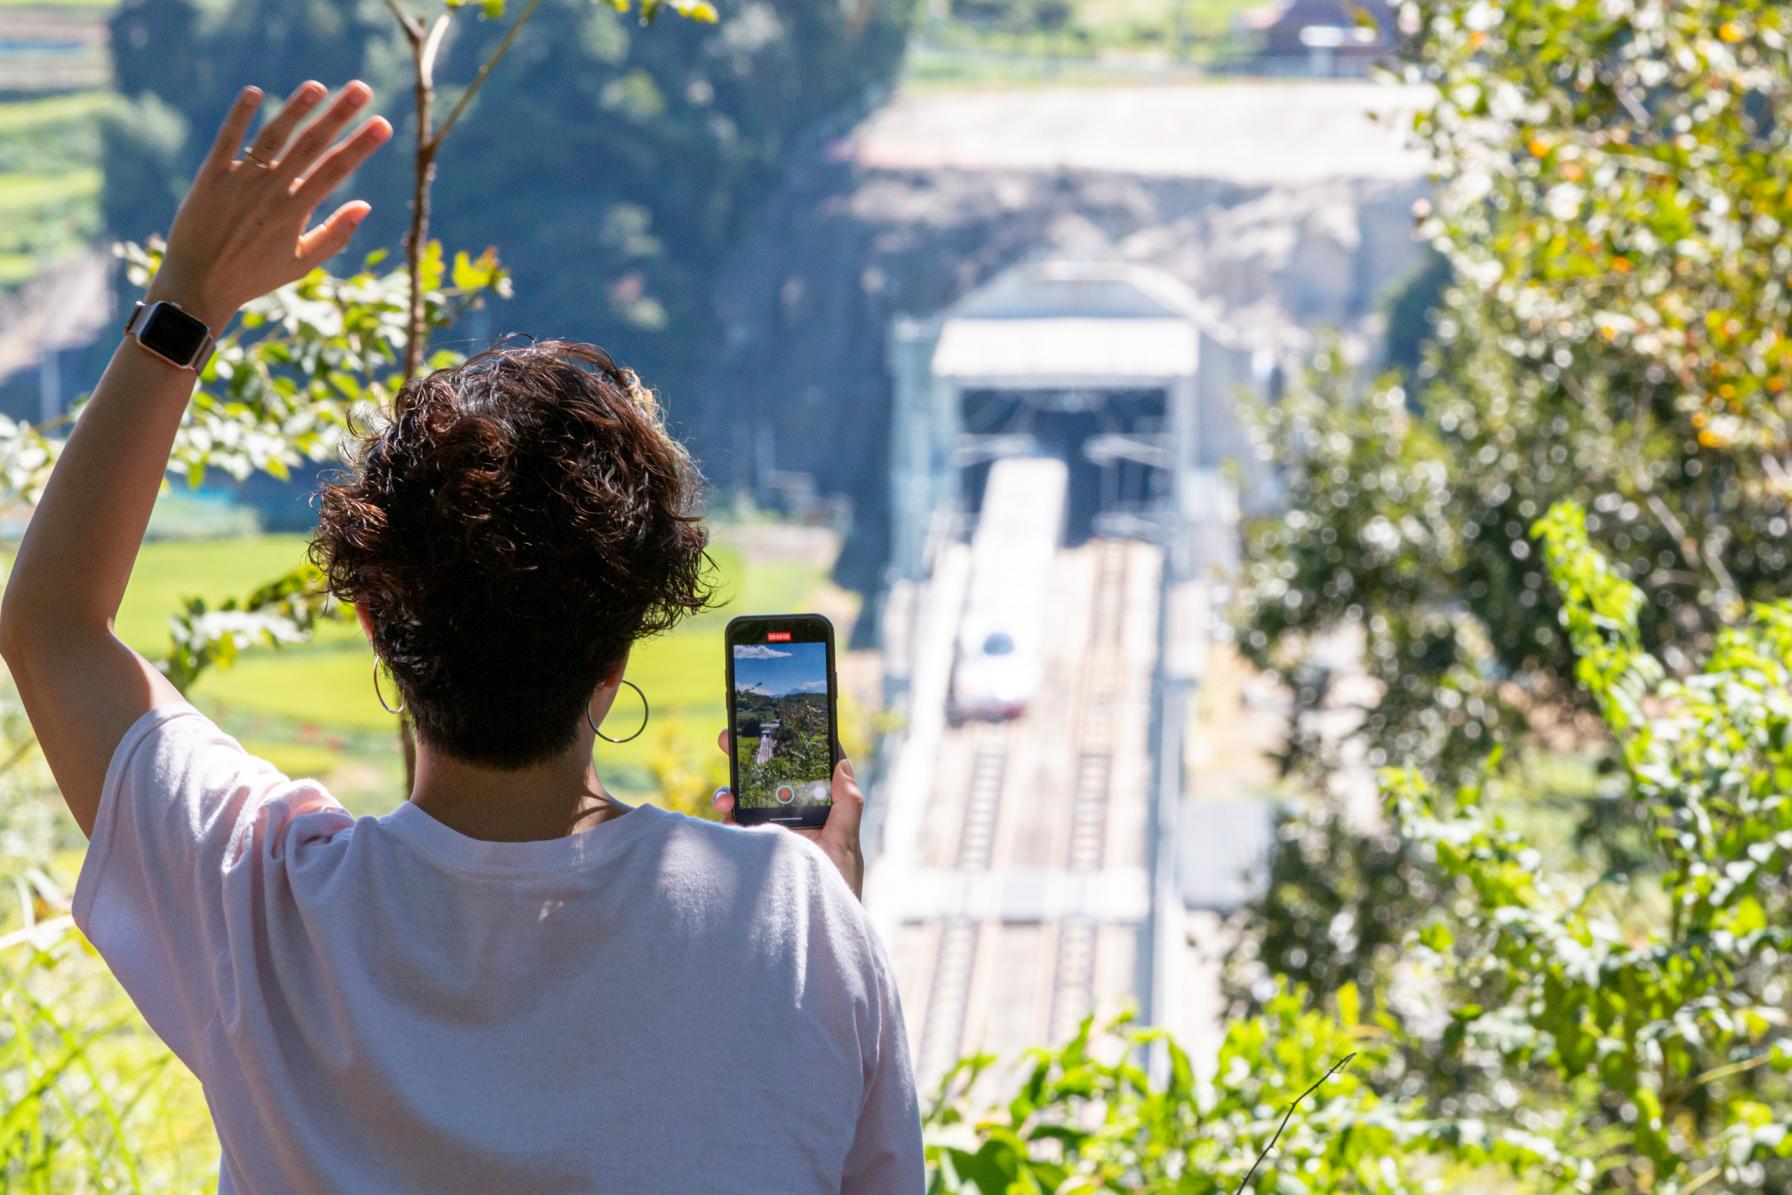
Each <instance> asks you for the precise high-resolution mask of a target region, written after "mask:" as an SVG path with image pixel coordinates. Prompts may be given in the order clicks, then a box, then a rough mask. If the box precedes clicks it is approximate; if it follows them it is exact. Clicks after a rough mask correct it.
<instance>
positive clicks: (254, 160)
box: [243, 148, 274, 170]
mask: <svg viewBox="0 0 1792 1195" xmlns="http://www.w3.org/2000/svg"><path fill="white" fill-rule="evenodd" d="M243 161H245V162H247V163H249V165H251V166H253V167H255V168H256V169H257V170H272V169H273V168H274V164H273V163H272V162H270V161H268V160H267V159H265V158H263V157H262V156H261V155H260V154H258V153H256V152H255V150H254V149H252V148H251V149H245V150H244V151H243Z"/></svg>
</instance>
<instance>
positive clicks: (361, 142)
mask: <svg viewBox="0 0 1792 1195" xmlns="http://www.w3.org/2000/svg"><path fill="white" fill-rule="evenodd" d="M391 136H392V126H391V125H390V124H387V123H386V118H385V117H383V116H376V117H374V118H373V119H372V120H370V121H368V122H367V123H366V124H364V125H362V126H361V127H360V128H359V129H356V130H355V135H354V136H352V137H350V138H349V139H348V140H347V141H344V142H343V143H342V144H340V145H338V146H337V147H336V148H335V149H332V150H331V151H330V152H329V153H328V154H326V155H325V156H324V159H323V161H321V162H319V163H318V164H317V168H316V169H314V170H313V171H312V172H311V173H310V174H308V175H306V176H305V178H304V179H303V181H301V182H300V183H299V184H298V187H297V189H296V190H295V191H294V192H293V194H294V195H295V196H296V197H297V198H298V200H299V201H300V202H301V203H303V204H304V205H305V207H306V209H307V210H309V209H311V208H313V207H316V206H317V205H318V204H319V203H321V202H322V201H323V198H324V196H326V195H328V194H329V193H330V192H331V191H334V190H335V189H336V188H337V187H339V186H341V185H342V182H343V180H344V179H346V178H348V176H349V175H351V174H353V173H354V172H355V170H356V168H357V167H359V166H360V165H361V163H362V162H365V161H366V160H367V158H368V155H370V154H372V153H373V151H374V150H376V149H378V148H379V147H380V146H382V145H384V144H385V143H386V142H387V140H388V139H390V138H391Z"/></svg>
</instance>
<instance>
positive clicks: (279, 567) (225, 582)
mask: <svg viewBox="0 0 1792 1195" xmlns="http://www.w3.org/2000/svg"><path fill="white" fill-rule="evenodd" d="M717 540H718V542H717V544H716V546H715V547H714V548H713V549H712V552H711V554H712V555H713V556H714V558H715V561H716V565H717V569H718V573H719V582H720V586H721V591H720V595H719V596H720V597H721V598H722V599H724V605H723V607H722V608H721V609H718V610H716V611H713V612H711V613H708V614H705V615H703V616H701V617H699V618H695V619H692V620H690V621H689V622H687V623H685V624H684V625H683V626H681V627H679V628H678V629H677V630H676V631H674V632H672V633H671V634H668V635H665V636H662V637H660V638H658V639H653V640H649V641H647V642H645V643H643V644H641V645H640V646H638V647H637V648H636V649H635V652H634V656H633V658H632V659H631V661H630V663H629V669H628V676H629V679H630V680H632V681H634V682H635V683H636V684H638V685H640V686H641V687H642V689H644V690H645V691H646V693H647V695H648V699H649V700H650V701H651V702H652V707H653V716H652V719H651V720H650V721H649V723H648V728H647V731H646V732H645V733H644V734H643V735H642V736H641V737H640V738H638V739H636V740H635V741H633V742H631V743H627V744H623V745H620V746H608V745H604V744H600V747H601V748H602V749H601V750H600V752H599V754H598V766H599V771H600V774H601V775H602V776H603V778H604V782H605V783H606V784H607V785H609V786H610V787H611V788H612V789H614V790H615V791H617V792H618V793H619V794H621V795H624V796H626V797H629V798H631V799H638V798H650V797H651V798H655V799H658V798H659V796H660V795H661V794H660V793H658V792H657V791H656V790H657V788H658V787H659V783H660V782H659V780H658V779H656V766H657V768H658V770H659V773H660V774H664V773H665V772H666V771H668V770H676V771H677V772H678V773H679V774H687V773H688V776H689V780H688V783H687V784H686V785H685V786H684V787H687V788H691V789H693V790H694V789H695V788H697V787H700V786H701V785H703V784H708V783H712V782H714V781H715V780H716V778H717V777H719V776H724V775H725V774H726V765H727V759H726V757H725V756H723V755H722V754H721V752H719V751H717V750H716V749H715V747H714V745H713V740H714V737H715V733H716V731H718V730H720V729H721V727H722V725H723V718H724V715H723V706H722V696H723V681H722V676H723V672H722V669H723V657H722V626H723V624H724V623H725V622H726V621H727V620H728V619H729V618H731V617H732V616H733V615H734V614H736V613H739V612H741V611H743V610H760V611H763V610H795V609H806V608H808V606H809V605H810V604H811V598H812V596H813V595H814V593H815V592H816V590H817V589H818V587H820V586H821V585H822V584H823V583H824V579H825V569H824V567H823V566H822V564H820V563H806V562H792V561H788V560H779V561H769V562H763V563H759V564H755V565H752V566H751V567H749V566H748V564H747V562H746V561H745V560H744V559H743V558H742V555H741V552H740V551H739V549H738V548H736V547H735V546H734V545H732V544H731V543H729V542H728V538H727V533H726V530H725V529H722V530H720V531H719V532H718V536H717ZM304 545H305V541H304V538H303V537H302V536H298V535H261V536H254V537H249V538H244V539H228V540H204V541H162V542H152V543H149V544H146V545H145V546H144V549H143V553H142V555H141V556H140V557H139V559H138V562H137V569H136V571H135V572H134V573H133V574H132V576H131V584H130V589H129V590H128V592H127V593H126V595H125V600H124V605H123V607H122V609H121V610H120V611H119V617H118V632H119V635H120V637H122V638H123V639H124V640H125V641H126V642H127V643H129V644H131V646H133V647H135V648H137V649H138V650H139V651H141V652H143V653H144V654H145V655H148V656H150V657H151V658H152V659H153V658H157V657H159V656H161V655H163V654H165V653H166V651H167V649H168V641H169V640H168V614H169V612H170V611H171V610H173V609H175V608H176V607H177V606H178V605H179V604H180V601H181V599H182V598H183V597H187V596H198V597H204V598H206V599H207V600H208V601H210V602H213V603H215V602H217V601H219V600H221V599H223V598H226V597H230V596H232V595H242V594H246V593H247V592H248V591H249V590H251V589H253V588H254V587H255V586H256V585H257V584H259V583H260V582H262V581H265V580H268V579H269V578H272V577H274V576H277V575H279V574H280V573H282V572H284V571H286V570H287V569H290V568H291V567H292V566H293V564H294V563H296V562H297V561H298V560H300V559H301V558H302V555H303V552H304ZM372 667H373V656H372V654H371V652H370V649H369V648H368V646H367V644H366V642H365V641H364V640H363V639H362V637H361V632H360V629H359V628H358V627H356V626H354V625H353V624H352V623H347V622H344V623H338V624H332V625H330V626H326V627H324V628H323V629H322V630H321V631H320V633H319V634H318V635H317V637H316V638H315V639H314V640H313V641H312V642H310V643H307V644H304V645H301V646H298V647H292V648H284V649H274V648H267V649H257V650H255V651H252V652H249V653H246V654H245V655H243V656H242V657H241V658H240V659H239V660H238V661H237V663H236V665H235V666H234V667H231V668H227V669H215V670H213V671H211V672H209V673H207V674H206V675H205V676H204V677H202V678H201V679H200V681H199V683H198V684H197V685H196V686H195V687H194V690H193V692H192V693H191V694H190V696H191V697H192V699H193V701H194V702H195V703H196V704H198V705H199V706H200V707H201V708H202V709H205V710H206V711H207V712H208V713H209V714H211V715H212V716H213V717H214V718H216V719H217V720H218V722H219V724H220V725H222V726H224V727H225V728H226V729H227V730H229V731H230V732H231V733H232V734H234V735H236V736H237V737H238V738H239V739H241V740H242V742H243V744H244V745H245V746H246V747H248V748H249V749H250V750H252V751H255V752H257V753H258V754H262V755H265V756H266V757H267V758H269V759H271V760H273V761H274V763H275V764H276V765H277V766H279V767H280V768H281V769H282V770H283V771H285V772H286V773H287V774H288V775H294V776H303V775H311V776H316V777H317V778H319V779H320V780H322V781H323V782H324V783H325V784H326V785H328V786H330V787H331V789H332V791H334V792H336V793H337V795H338V796H339V797H340V798H341V799H342V800H343V801H344V802H345V803H348V804H349V805H350V806H351V808H355V809H356V810H357V811H362V812H365V811H375V810H380V809H385V808H389V807H390V806H391V805H392V804H393V803H395V802H396V801H397V800H398V799H399V797H400V795H401V792H400V790H401V787H402V779H401V773H400V764H399V758H398V749H397V737H396V719H395V718H393V717H392V716H391V715H389V714H387V713H386V712H385V711H384V710H382V709H381V708H380V706H379V703H378V702H377V701H376V700H375V699H374V694H373V681H372ZM390 697H391V694H390V693H388V698H389V699H390ZM633 700H634V699H633V695H632V694H629V693H626V692H625V693H624V694H623V695H622V696H621V697H620V698H619V699H618V701H617V708H616V713H615V715H614V716H615V718H616V731H615V733H626V731H627V730H628V729H629V728H632V726H633V725H634V721H633V720H634V718H635V710H636V706H635V705H634V704H633ZM693 755H694V756H695V758H690V757H691V756H693ZM691 795H692V793H691V792H685V793H681V794H677V797H678V798H680V799H684V800H688V799H689V798H690V797H691Z"/></svg>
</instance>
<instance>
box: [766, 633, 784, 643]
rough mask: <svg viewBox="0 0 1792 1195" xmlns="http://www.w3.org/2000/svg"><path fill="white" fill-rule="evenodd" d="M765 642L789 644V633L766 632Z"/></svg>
mask: <svg viewBox="0 0 1792 1195" xmlns="http://www.w3.org/2000/svg"><path fill="white" fill-rule="evenodd" d="M765 641H766V642H767V643H789V642H790V632H789V631H767V632H766V633H765Z"/></svg>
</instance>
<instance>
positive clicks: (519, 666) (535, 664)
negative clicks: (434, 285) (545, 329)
mask: <svg viewBox="0 0 1792 1195" xmlns="http://www.w3.org/2000/svg"><path fill="white" fill-rule="evenodd" d="M700 494H701V478H700V477H699V476H698V474H697V471H696V469H695V467H694V466H693V465H692V463H691V458H690V456H689V454H688V453H687V452H686V451H685V449H684V447H683V446H682V445H680V444H679V443H678V441H677V440H675V439H673V438H672V436H671V435H670V434H669V433H668V432H667V431H666V428H665V424H664V423H663V422H662V420H661V417H660V411H659V406H658V404H657V403H656V402H655V400H654V397H653V394H652V392H651V391H649V390H647V389H646V388H645V387H643V386H642V385H641V383H640V381H639V380H638V379H637V378H636V377H635V375H634V373H633V372H632V371H630V370H627V369H623V368H621V367H619V366H618V365H617V364H616V363H615V362H614V361H612V360H611V359H610V356H609V354H608V353H606V352H604V351H603V350H602V349H600V348H597V347H595V346H593V345H587V344H573V343H568V342H565V341H555V340H548V341H540V342H536V343H528V344H500V345H497V346H494V347H492V348H490V349H488V350H486V351H485V352H483V353H480V354H479V355H478V356H476V357H473V358H471V359H469V360H467V361H466V362H464V363H463V364H461V365H457V366H455V367H453V368H451V369H440V370H437V371H435V372H434V373H431V374H429V375H428V376H427V377H421V378H417V379H415V380H413V381H412V382H410V383H409V384H408V385H406V386H405V387H404V388H403V389H401V390H400V391H399V392H398V395H397V397H396V399H395V400H394V404H393V418H392V420H391V421H390V422H389V423H388V424H386V425H385V427H383V428H382V429H379V430H377V431H375V432H372V433H369V434H364V435H363V436H362V437H361V444H360V453H359V461H358V464H357V466H356V468H355V469H354V470H353V471H352V472H351V473H350V474H348V475H347V476H346V477H342V478H338V479H336V480H333V481H329V482H327V483H326V484H325V485H324V487H323V489H322V491H321V493H320V495H319V512H318V527H317V532H316V534H315V536H314V537H313V539H312V542H311V549H310V555H311V559H312V560H313V561H314V562H315V563H316V564H317V565H318V567H319V568H321V569H322V570H323V571H324V574H325V576H326V578H327V580H328V583H329V588H330V591H331V592H332V593H334V594H335V595H336V596H337V597H338V598H340V599H341V600H343V601H345V602H352V603H354V604H356V605H358V606H360V607H362V608H363V609H364V610H365V611H366V612H367V615H368V619H369V622H370V623H371V624H372V628H373V642H374V647H375V649H376V650H377V651H378V652H379V654H380V656H381V658H383V659H384V660H385V662H386V665H387V666H388V667H389V668H390V669H391V671H392V675H393V678H394V679H395V680H396V681H397V683H398V688H399V691H400V692H401V693H402V694H403V696H404V700H405V704H406V708H407V710H408V711H409V713H410V715H411V717H412V719H413V720H414V722H415V725H416V729H417V734H418V735H419V737H420V738H421V739H422V740H423V741H424V742H426V743H427V744H429V745H430V746H431V747H433V748H435V749H437V750H440V751H442V752H444V753H445V754H447V755H450V756H453V757H455V758H457V759H463V760H466V761H469V762H472V763H479V764H485V765H488V766H496V767H505V768H520V767H524V766H526V765H528V764H531V763H535V762H538V761H540V760H543V759H547V758H549V757H551V756H553V755H554V754H556V753H558V752H560V751H563V750H565V749H566V747H567V746H568V745H570V744H571V743H572V741H573V739H574V736H575V734H576V732H577V728H578V726H579V720H580V719H581V718H582V717H583V716H584V713H583V711H584V709H585V705H586V702H587V701H589V700H590V698H591V696H592V693H593V692H594V691H595V689H596V688H597V686H598V684H599V683H600V682H601V681H602V680H603V678H604V677H605V676H606V675H607V674H609V673H610V672H611V671H612V670H613V669H615V668H616V667H617V666H618V665H619V664H621V663H622V662H623V660H624V659H625V658H626V656H627V653H628V650H629V647H630V645H631V644H632V643H634V641H635V640H637V639H640V638H642V637H644V636H647V635H652V634H655V633H657V632H660V631H664V630H667V629H668V628H670V627H672V626H673V625H674V624H675V623H677V622H678V621H679V620H680V619H681V618H684V617H685V616H686V615H688V614H691V613H694V612H696V611H699V610H702V609H704V608H706V607H707V606H708V605H709V604H710V597H711V592H712V588H711V585H710V582H709V575H710V568H711V562H710V560H709V557H708V555H707V553H706V552H705V550H704V548H705V545H706V543H707V539H708V536H707V533H706V532H705V530H704V528H703V524H702V522H701V520H700V519H699V517H698V514H697V505H698V501H699V498H700Z"/></svg>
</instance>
